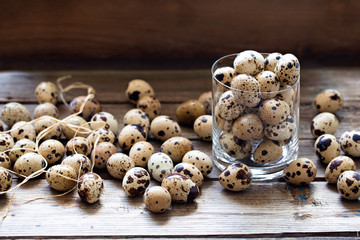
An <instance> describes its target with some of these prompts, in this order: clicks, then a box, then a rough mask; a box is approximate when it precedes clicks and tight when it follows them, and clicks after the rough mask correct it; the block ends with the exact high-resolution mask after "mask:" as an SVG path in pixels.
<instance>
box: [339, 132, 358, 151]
mask: <svg viewBox="0 0 360 240" xmlns="http://www.w3.org/2000/svg"><path fill="white" fill-rule="evenodd" d="M340 145H341V149H342V150H343V152H344V153H345V154H346V155H350V156H353V157H360V131H354V130H353V131H346V132H344V133H343V134H342V135H341V137H340Z"/></svg>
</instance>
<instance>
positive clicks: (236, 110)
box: [215, 91, 245, 120]
mask: <svg viewBox="0 0 360 240" xmlns="http://www.w3.org/2000/svg"><path fill="white" fill-rule="evenodd" d="M244 109H245V108H244V106H243V105H241V104H240V103H239V101H238V100H237V99H236V98H235V96H234V94H233V92H232V91H227V92H224V93H223V94H222V95H221V96H220V99H219V102H218V103H217V104H216V106H215V113H218V115H219V116H220V117H221V118H223V119H225V120H233V119H236V118H238V117H239V116H240V114H242V113H243V112H244Z"/></svg>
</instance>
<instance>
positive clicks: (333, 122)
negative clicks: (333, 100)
mask: <svg viewBox="0 0 360 240" xmlns="http://www.w3.org/2000/svg"><path fill="white" fill-rule="evenodd" d="M338 127H339V120H338V119H337V118H336V117H335V115H334V114H332V113H328V112H323V113H319V114H318V115H316V116H315V117H314V118H313V120H312V122H311V134H312V135H313V136H314V137H315V138H318V137H320V136H321V135H323V134H326V133H327V134H334V133H335V132H336V130H337V129H338Z"/></svg>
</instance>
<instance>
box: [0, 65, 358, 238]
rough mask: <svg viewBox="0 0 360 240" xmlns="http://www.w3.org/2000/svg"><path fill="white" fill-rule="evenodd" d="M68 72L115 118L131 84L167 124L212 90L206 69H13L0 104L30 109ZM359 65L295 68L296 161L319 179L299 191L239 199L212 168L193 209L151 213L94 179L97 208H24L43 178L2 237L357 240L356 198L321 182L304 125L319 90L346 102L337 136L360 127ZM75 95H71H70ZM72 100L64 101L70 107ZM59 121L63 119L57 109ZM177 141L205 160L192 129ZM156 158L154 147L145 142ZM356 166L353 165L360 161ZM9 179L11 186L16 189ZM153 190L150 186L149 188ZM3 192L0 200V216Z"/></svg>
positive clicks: (48, 204)
mask: <svg viewBox="0 0 360 240" xmlns="http://www.w3.org/2000/svg"><path fill="white" fill-rule="evenodd" d="M67 74H71V75H72V76H73V80H74V81H81V82H85V83H88V84H90V85H92V86H94V87H95V89H96V90H97V92H98V100H99V101H100V102H101V103H102V106H103V110H104V111H108V112H110V113H112V114H114V115H115V116H116V117H117V119H118V120H119V123H120V124H121V126H122V117H123V115H124V113H125V112H126V111H128V110H129V109H131V108H133V107H134V106H133V105H132V104H130V103H128V102H127V100H126V98H125V94H124V91H125V87H126V84H127V82H128V81H129V80H131V79H133V78H143V79H145V80H147V81H149V82H150V83H151V85H152V86H153V87H154V89H155V91H156V94H157V96H158V98H159V99H160V101H161V102H162V107H163V111H162V113H163V114H166V115H170V116H172V117H175V110H176V108H177V106H178V105H179V103H181V102H183V101H185V100H187V99H190V98H197V97H198V96H199V95H200V94H201V93H202V92H204V91H207V90H210V87H211V84H210V82H211V76H210V72H209V70H208V69H199V70H146V71H142V70H137V71H125V70H121V71H115V70H114V71H113V70H112V71H110V70H108V71H106V70H96V71H91V70H89V71H85V70H84V71H48V70H46V71H23V72H21V71H12V72H2V73H1V74H0V85H1V88H0V101H1V103H2V104H4V103H6V102H9V101H18V102H21V103H23V104H25V105H26V107H27V108H28V109H29V110H30V111H33V109H34V107H35V105H36V101H35V96H34V94H33V91H34V89H35V87H36V85H37V84H38V83H39V82H41V81H44V80H47V81H55V80H56V79H57V78H58V77H60V76H63V75H67ZM359 79H360V68H359V67H317V68H306V69H302V75H301V122H300V128H301V134H300V142H299V144H300V156H302V157H308V158H310V159H312V160H314V161H315V162H316V164H317V166H318V174H317V178H316V179H315V181H314V182H312V183H311V184H310V185H309V186H307V187H293V186H290V185H288V184H287V183H286V182H284V181H282V180H275V181H272V182H262V183H254V184H252V185H251V187H250V188H249V189H247V190H246V191H244V192H240V193H233V192H229V191H226V190H224V189H223V188H222V187H221V186H220V184H219V182H218V181H217V177H218V175H219V173H220V172H219V170H217V169H215V170H214V171H213V172H212V173H211V174H210V176H209V178H207V179H206V181H205V183H204V184H203V186H202V187H201V195H200V197H199V198H197V199H196V201H195V203H192V204H174V205H172V207H171V209H170V210H169V211H167V212H166V213H164V214H152V213H150V212H149V211H148V210H147V209H146V208H145V206H144V203H143V200H142V198H130V197H128V196H127V195H126V194H125V193H124V191H123V190H122V188H121V183H120V182H119V181H117V180H114V179H111V177H110V176H109V175H108V174H107V173H105V172H101V175H102V176H103V178H104V179H105V192H104V194H103V196H102V197H101V199H100V201H99V202H97V203H96V204H93V205H89V204H85V203H83V202H81V201H80V199H79V197H78V195H77V193H76V191H75V192H72V193H70V194H68V195H66V196H63V197H59V198H46V199H42V200H36V201H29V200H32V199H34V198H37V197H46V196H51V195H55V194H57V192H55V191H53V190H51V189H50V187H49V185H48V184H47V182H46V181H45V180H44V179H43V178H38V179H34V180H31V181H30V182H28V183H27V184H25V185H24V186H22V187H21V188H20V189H19V190H18V191H17V193H16V195H15V199H14V202H13V204H12V206H11V208H10V212H9V215H8V217H7V218H6V219H5V220H4V221H2V222H1V225H0V236H1V238H158V237H162V238H205V237H207V238H222V237H233V238H242V237H244V238H252V237H257V238H260V237H267V238H272V237H308V236H314V237H329V238H331V237H336V238H338V237H356V236H359V234H360V233H359V232H360V201H359V200H358V201H347V200H344V199H341V197H340V196H339V194H338V193H337V190H336V186H332V185H329V184H327V183H326V182H325V180H324V170H325V166H324V165H323V164H321V163H320V162H319V160H318V159H317V157H316V155H315V153H314V148H313V144H314V139H313V137H312V136H311V134H310V122H311V119H312V117H313V116H314V115H315V114H316V112H315V110H314V108H313V105H312V101H313V99H314V97H315V94H316V93H317V92H319V91H320V90H322V89H325V88H336V89H338V90H340V91H341V92H342V93H343V95H344V97H345V106H344V108H343V109H342V110H340V111H339V112H338V114H337V115H338V117H339V118H340V127H339V129H338V131H337V132H336V136H337V137H339V136H340V135H341V134H342V133H343V132H344V131H346V130H350V129H355V128H358V127H359V120H358V119H359V117H360V107H359V106H360V104H359V102H360V94H359V91H358V89H359V87H360V82H359ZM76 94H77V93H76ZM76 94H73V95H69V96H68V97H67V99H68V100H71V99H72V97H74V96H76ZM59 108H60V110H61V117H65V116H66V115H67V114H68V111H67V109H66V108H65V107H64V105H59ZM182 128H183V136H184V137H187V138H189V139H191V141H192V142H193V144H194V147H195V149H198V150H202V151H205V152H206V153H207V154H209V155H211V144H210V143H207V142H203V141H201V140H199V138H198V137H197V136H196V135H195V134H194V133H193V132H192V129H191V128H187V127H182ZM150 141H151V142H152V143H153V144H154V146H155V148H156V151H158V150H159V146H160V144H161V143H160V142H157V141H155V140H150ZM357 165H358V167H360V164H359V160H357ZM18 182H19V181H18V180H16V179H15V180H14V183H18ZM152 184H153V185H155V184H156V183H152ZM9 199H10V194H6V195H3V196H1V197H0V209H1V211H4V210H5V207H6V205H7V203H8V201H9Z"/></svg>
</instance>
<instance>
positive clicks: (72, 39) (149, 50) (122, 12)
mask: <svg viewBox="0 0 360 240" xmlns="http://www.w3.org/2000/svg"><path fill="white" fill-rule="evenodd" d="M0 7H1V9H3V12H4V14H2V15H1V16H0V22H1V23H2V24H1V25H0V32H1V38H0V57H1V58H2V59H6V60H7V59H13V58H25V59H29V60H32V59H34V58H45V59H64V58H65V59H69V58H70V59H84V58H85V59H86V58H87V59H89V58H90V59H91V58H95V59H109V58H112V59H139V58H141V59H155V60H156V59H186V58H187V59H191V58H198V59H199V58H203V59H206V58H214V59H215V58H216V57H219V56H222V55H225V54H228V53H231V52H234V51H240V50H243V49H257V50H260V51H264V52H271V51H281V52H293V53H295V54H297V55H299V56H314V55H317V56H322V57H326V56H334V55H335V56H342V55H352V56H357V54H358V52H359V50H360V46H359V44H358V42H359V40H360V37H359V36H360V34H359V31H360V30H359V28H358V24H359V19H358V10H359V9H360V5H359V2H357V1H352V0H345V1H341V2H337V1H331V0H320V1H316V2H313V1H310V0H306V1H301V2H289V1H285V0H278V1H271V2H268V3H264V2H263V1H261V0H256V1H253V0H246V1H241V2H239V1H236V0H229V1H226V3H219V2H218V1H216V0H210V1H196V2H193V1H185V2H184V1H181V2H165V1H162V0H157V1H153V2H152V3H151V4H149V3H144V2H143V1H140V0H135V1H131V2H128V1H126V2H125V1H106V2H104V3H102V4H101V5H99V4H98V2H97V1H95V0H90V1H84V0H82V1H80V2H78V4H74V3H73V2H72V1H70V0H66V1H51V2H50V3H49V2H48V1H46V0H41V1H35V0H30V1H20V2H19V1H16V2H11V3H8V2H5V1H2V2H0ZM254 13H256V17H254ZM278 13H281V14H278ZM234 16H235V18H234ZM234 29H237V31H234ZM244 33H246V37H244Z"/></svg>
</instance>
